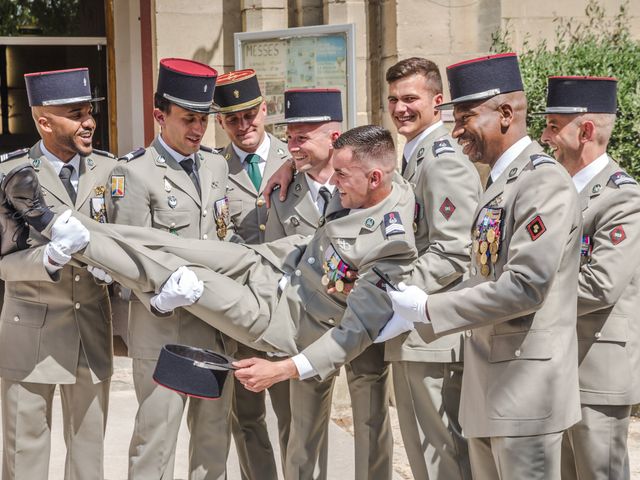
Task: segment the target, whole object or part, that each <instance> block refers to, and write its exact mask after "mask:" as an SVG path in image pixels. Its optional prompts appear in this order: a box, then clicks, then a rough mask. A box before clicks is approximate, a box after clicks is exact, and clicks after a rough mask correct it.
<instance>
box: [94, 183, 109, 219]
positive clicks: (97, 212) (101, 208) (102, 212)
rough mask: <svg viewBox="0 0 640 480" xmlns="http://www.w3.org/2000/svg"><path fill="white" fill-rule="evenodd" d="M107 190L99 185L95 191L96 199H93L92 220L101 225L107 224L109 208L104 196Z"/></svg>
mask: <svg viewBox="0 0 640 480" xmlns="http://www.w3.org/2000/svg"><path fill="white" fill-rule="evenodd" d="M106 191H107V189H106V188H105V187H104V186H103V185H99V186H97V187H95V188H94V189H93V193H94V195H95V196H94V197H91V218H93V219H94V220H95V221H96V222H99V223H107V207H106V205H105V203H104V194H105V192H106Z"/></svg>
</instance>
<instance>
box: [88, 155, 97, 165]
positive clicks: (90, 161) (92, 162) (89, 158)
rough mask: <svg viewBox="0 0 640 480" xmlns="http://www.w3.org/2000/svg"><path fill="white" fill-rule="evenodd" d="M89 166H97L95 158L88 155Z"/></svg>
mask: <svg viewBox="0 0 640 480" xmlns="http://www.w3.org/2000/svg"><path fill="white" fill-rule="evenodd" d="M87 166H88V167H89V168H93V167H95V166H96V164H95V162H94V161H93V158H91V157H88V158H87Z"/></svg>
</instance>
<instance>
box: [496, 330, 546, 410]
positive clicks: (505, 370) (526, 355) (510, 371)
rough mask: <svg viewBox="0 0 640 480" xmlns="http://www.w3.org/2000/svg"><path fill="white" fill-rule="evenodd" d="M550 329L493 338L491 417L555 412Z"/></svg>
mask: <svg viewBox="0 0 640 480" xmlns="http://www.w3.org/2000/svg"><path fill="white" fill-rule="evenodd" d="M553 348H554V346H553V337H552V335H551V331H549V330H528V331H524V332H515V333H508V334H501V335H493V336H492V337H491V353H490V355H489V363H490V364H491V365H490V371H489V376H490V378H489V379H488V382H489V388H488V392H487V404H488V405H489V407H490V416H491V418H496V419H505V420H506V419H521V420H533V419H541V418H547V417H548V416H549V415H551V412H552V398H551V397H552V395H548V394H545V393H544V389H545V388H547V387H548V378H549V369H550V368H553V365H552V364H551V362H550V361H549V360H551V358H552V356H553Z"/></svg>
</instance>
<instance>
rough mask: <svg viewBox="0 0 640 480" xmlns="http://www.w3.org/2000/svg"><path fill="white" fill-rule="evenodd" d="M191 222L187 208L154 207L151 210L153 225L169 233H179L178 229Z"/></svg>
mask: <svg viewBox="0 0 640 480" xmlns="http://www.w3.org/2000/svg"><path fill="white" fill-rule="evenodd" d="M190 224H191V212H190V211H189V210H176V209H171V210H164V209H158V208H156V209H155V210H154V211H153V227H154V228H159V229H161V230H166V231H168V232H170V233H178V234H179V233H180V230H181V229H183V228H185V227H188V226H189V225H190Z"/></svg>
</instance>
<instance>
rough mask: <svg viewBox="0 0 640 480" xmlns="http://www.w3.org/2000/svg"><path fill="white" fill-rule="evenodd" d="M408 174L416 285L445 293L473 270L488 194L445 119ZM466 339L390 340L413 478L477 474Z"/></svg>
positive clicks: (410, 163) (458, 335) (412, 161)
mask: <svg viewBox="0 0 640 480" xmlns="http://www.w3.org/2000/svg"><path fill="white" fill-rule="evenodd" d="M403 177H404V178H405V179H406V180H407V181H409V182H410V183H411V185H412V186H413V190H414V192H415V194H416V210H415V215H414V229H415V231H416V246H417V248H418V254H419V258H418V261H417V262H416V265H415V268H414V271H413V273H412V277H411V280H410V282H411V284H413V285H417V286H419V287H420V288H422V289H424V290H426V292H427V293H435V292H438V291H446V290H448V289H450V288H451V287H452V286H454V285H456V284H457V283H459V282H460V281H461V280H462V276H463V275H464V274H465V273H466V272H467V270H468V268H469V247H470V244H471V241H470V239H469V236H468V233H469V231H470V230H471V226H472V222H473V220H474V218H473V213H474V212H475V210H476V208H477V206H478V200H479V198H480V195H481V194H482V186H481V184H480V177H479V175H478V172H477V170H476V168H475V167H474V165H473V164H472V163H471V161H470V160H469V159H468V158H467V157H466V156H465V155H463V154H462V152H461V150H460V147H459V146H458V145H457V143H456V142H455V141H454V140H453V139H452V138H451V136H450V135H449V133H448V130H447V128H446V127H445V126H444V125H443V124H442V123H438V124H435V125H434V128H433V129H432V130H431V131H430V132H428V133H427V134H426V136H425V137H424V138H423V139H422V140H421V141H419V143H418V144H417V145H416V147H415V149H414V151H413V154H412V155H411V158H409V160H408V162H407V167H406V169H405V171H404V173H403ZM463 341H464V340H463V334H461V333H455V334H451V335H447V336H444V337H441V338H439V339H437V340H434V341H433V342H430V343H426V342H425V341H424V340H422V338H421V337H420V335H419V334H418V332H416V331H413V332H411V333H407V334H405V335H401V336H399V337H396V338H394V339H392V340H390V341H388V342H387V343H386V350H385V358H386V359H387V360H389V361H392V362H393V363H392V365H393V385H394V388H395V392H396V402H397V407H398V419H399V421H400V429H401V433H402V438H403V441H404V445H405V450H406V451H407V456H408V457H409V463H410V465H411V470H412V472H413V476H414V477H415V478H430V479H434V480H435V479H439V478H440V479H451V480H454V479H470V478H471V468H470V466H469V457H468V452H467V442H466V439H465V438H464V437H463V436H462V429H461V427H460V423H459V421H458V410H459V407H460V391H461V387H462V366H463V364H462V344H463Z"/></svg>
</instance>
